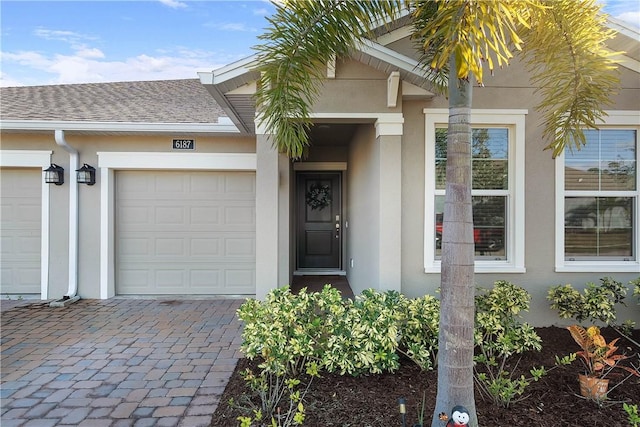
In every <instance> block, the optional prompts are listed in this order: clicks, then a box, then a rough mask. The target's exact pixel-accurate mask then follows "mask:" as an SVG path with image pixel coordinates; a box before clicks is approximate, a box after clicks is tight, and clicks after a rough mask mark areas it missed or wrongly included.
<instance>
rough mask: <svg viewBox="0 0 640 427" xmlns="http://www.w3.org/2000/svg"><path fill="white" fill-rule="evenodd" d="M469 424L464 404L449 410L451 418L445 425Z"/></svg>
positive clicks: (451, 426) (462, 426)
mask: <svg viewBox="0 0 640 427" xmlns="http://www.w3.org/2000/svg"><path fill="white" fill-rule="evenodd" d="M467 425H469V411H468V410H467V408H465V407H464V406H460V405H457V406H454V407H453V409H452V410H451V418H449V421H448V422H447V426H446V427H466V426H467Z"/></svg>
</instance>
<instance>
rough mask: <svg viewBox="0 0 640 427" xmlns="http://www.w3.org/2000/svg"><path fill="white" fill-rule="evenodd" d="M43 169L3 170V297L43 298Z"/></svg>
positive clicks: (0, 223) (0, 235)
mask: <svg viewBox="0 0 640 427" xmlns="http://www.w3.org/2000/svg"><path fill="white" fill-rule="evenodd" d="M42 179H43V178H42V170H41V169H22V168H20V169H12V168H2V169H0V206H1V207H2V209H1V212H0V246H1V247H0V253H1V255H2V273H1V275H0V276H1V279H0V280H1V284H0V291H1V292H2V294H17V295H28V294H40V292H41V288H40V246H41V245H40V241H41V233H42V230H41V227H42V221H41V215H42V209H41V203H42V202H41V200H42Z"/></svg>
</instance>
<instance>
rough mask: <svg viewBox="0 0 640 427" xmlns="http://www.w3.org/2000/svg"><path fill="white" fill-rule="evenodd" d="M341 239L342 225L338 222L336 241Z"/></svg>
mask: <svg viewBox="0 0 640 427" xmlns="http://www.w3.org/2000/svg"><path fill="white" fill-rule="evenodd" d="M339 238H340V223H339V222H336V239H339Z"/></svg>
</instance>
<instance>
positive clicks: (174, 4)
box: [158, 0, 187, 9]
mask: <svg viewBox="0 0 640 427" xmlns="http://www.w3.org/2000/svg"><path fill="white" fill-rule="evenodd" d="M158 1H159V2H160V3H162V4H163V5H165V6H168V7H170V8H172V9H183V8H186V7H187V4H186V3H183V2H181V1H176V0H158Z"/></svg>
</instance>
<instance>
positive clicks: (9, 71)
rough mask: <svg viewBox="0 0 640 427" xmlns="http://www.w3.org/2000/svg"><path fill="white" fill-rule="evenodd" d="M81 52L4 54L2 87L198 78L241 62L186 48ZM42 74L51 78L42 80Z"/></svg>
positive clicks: (0, 84)
mask: <svg viewBox="0 0 640 427" xmlns="http://www.w3.org/2000/svg"><path fill="white" fill-rule="evenodd" d="M78 53H79V52H76V53H74V54H72V55H53V56H49V57H48V56H44V55H42V54H40V53H37V52H19V53H10V52H9V53H7V52H3V53H2V58H1V59H2V63H3V73H2V74H1V75H0V86H24V85H30V84H39V85H41V84H70V83H99V82H115V81H140V80H167V79H189V78H197V72H198V71H211V70H212V69H216V68H219V67H222V66H224V65H226V64H228V63H230V62H233V61H235V60H237V59H239V58H238V57H229V56H221V55H215V54H214V53H213V52H208V51H202V50H189V49H187V48H180V49H179V50H178V51H171V52H163V53H161V54H159V55H149V54H143V55H138V56H135V57H130V58H126V59H124V60H122V61H110V60H108V59H105V57H104V55H103V54H102V52H100V51H99V50H97V49H94V50H88V51H84V52H82V53H83V54H82V55H80V54H78ZM35 74H38V78H37V82H36V83H34V78H33V77H32V76H33V75H35ZM42 74H45V75H46V76H49V77H48V78H46V80H44V81H43V77H42Z"/></svg>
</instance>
